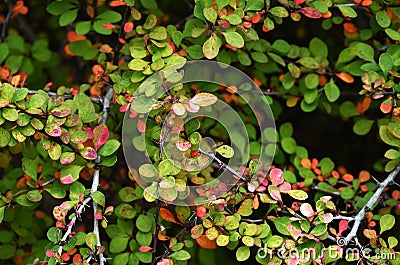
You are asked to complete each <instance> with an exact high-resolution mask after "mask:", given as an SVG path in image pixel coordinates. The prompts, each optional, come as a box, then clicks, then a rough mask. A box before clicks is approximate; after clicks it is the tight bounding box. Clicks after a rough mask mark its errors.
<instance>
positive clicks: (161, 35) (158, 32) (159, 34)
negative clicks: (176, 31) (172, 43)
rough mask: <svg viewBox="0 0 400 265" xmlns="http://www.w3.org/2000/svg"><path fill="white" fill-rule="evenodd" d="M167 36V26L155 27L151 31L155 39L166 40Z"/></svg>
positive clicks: (151, 35) (151, 36)
mask: <svg viewBox="0 0 400 265" xmlns="http://www.w3.org/2000/svg"><path fill="white" fill-rule="evenodd" d="M167 37H168V33H167V29H166V28H165V27H155V28H153V29H152V31H151V32H150V38H152V39H154V40H165V39H167Z"/></svg>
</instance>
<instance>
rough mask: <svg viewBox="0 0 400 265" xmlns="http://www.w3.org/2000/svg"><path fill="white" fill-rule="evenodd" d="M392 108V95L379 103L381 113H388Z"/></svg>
mask: <svg viewBox="0 0 400 265" xmlns="http://www.w3.org/2000/svg"><path fill="white" fill-rule="evenodd" d="M392 108H393V101H392V97H389V98H388V99H386V100H385V101H383V102H382V103H381V106H380V109H381V111H382V112H383V113H385V114H388V113H390V112H391V111H392Z"/></svg>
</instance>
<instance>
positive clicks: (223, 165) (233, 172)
mask: <svg viewBox="0 0 400 265" xmlns="http://www.w3.org/2000/svg"><path fill="white" fill-rule="evenodd" d="M198 151H199V153H200V154H202V155H205V156H207V157H209V158H211V159H212V160H214V161H216V162H217V163H218V164H219V165H220V166H221V167H222V168H223V169H226V170H228V171H229V172H231V173H232V174H233V175H235V176H236V177H238V178H239V179H241V180H243V181H244V182H249V181H248V180H247V179H246V178H245V177H243V176H242V175H240V174H239V173H238V172H237V171H236V170H234V169H233V168H231V167H230V166H228V165H227V164H225V163H224V162H222V161H221V160H220V159H219V158H218V157H216V156H215V155H214V154H213V153H208V152H205V151H203V150H201V149H200V148H199V149H198Z"/></svg>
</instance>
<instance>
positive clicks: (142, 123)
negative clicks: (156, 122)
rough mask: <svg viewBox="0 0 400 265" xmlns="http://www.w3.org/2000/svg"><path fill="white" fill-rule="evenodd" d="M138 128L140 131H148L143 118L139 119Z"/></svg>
mask: <svg viewBox="0 0 400 265" xmlns="http://www.w3.org/2000/svg"><path fill="white" fill-rule="evenodd" d="M137 129H138V131H139V132H140V133H144V132H145V131H146V123H145V122H144V121H143V120H141V119H138V121H137Z"/></svg>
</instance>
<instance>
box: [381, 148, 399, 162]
mask: <svg viewBox="0 0 400 265" xmlns="http://www.w3.org/2000/svg"><path fill="white" fill-rule="evenodd" d="M384 156H385V157H386V158H387V159H391V160H392V159H397V158H399V157H400V152H399V151H397V150H394V149H389V150H387V151H386V152H385V155H384Z"/></svg>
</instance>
